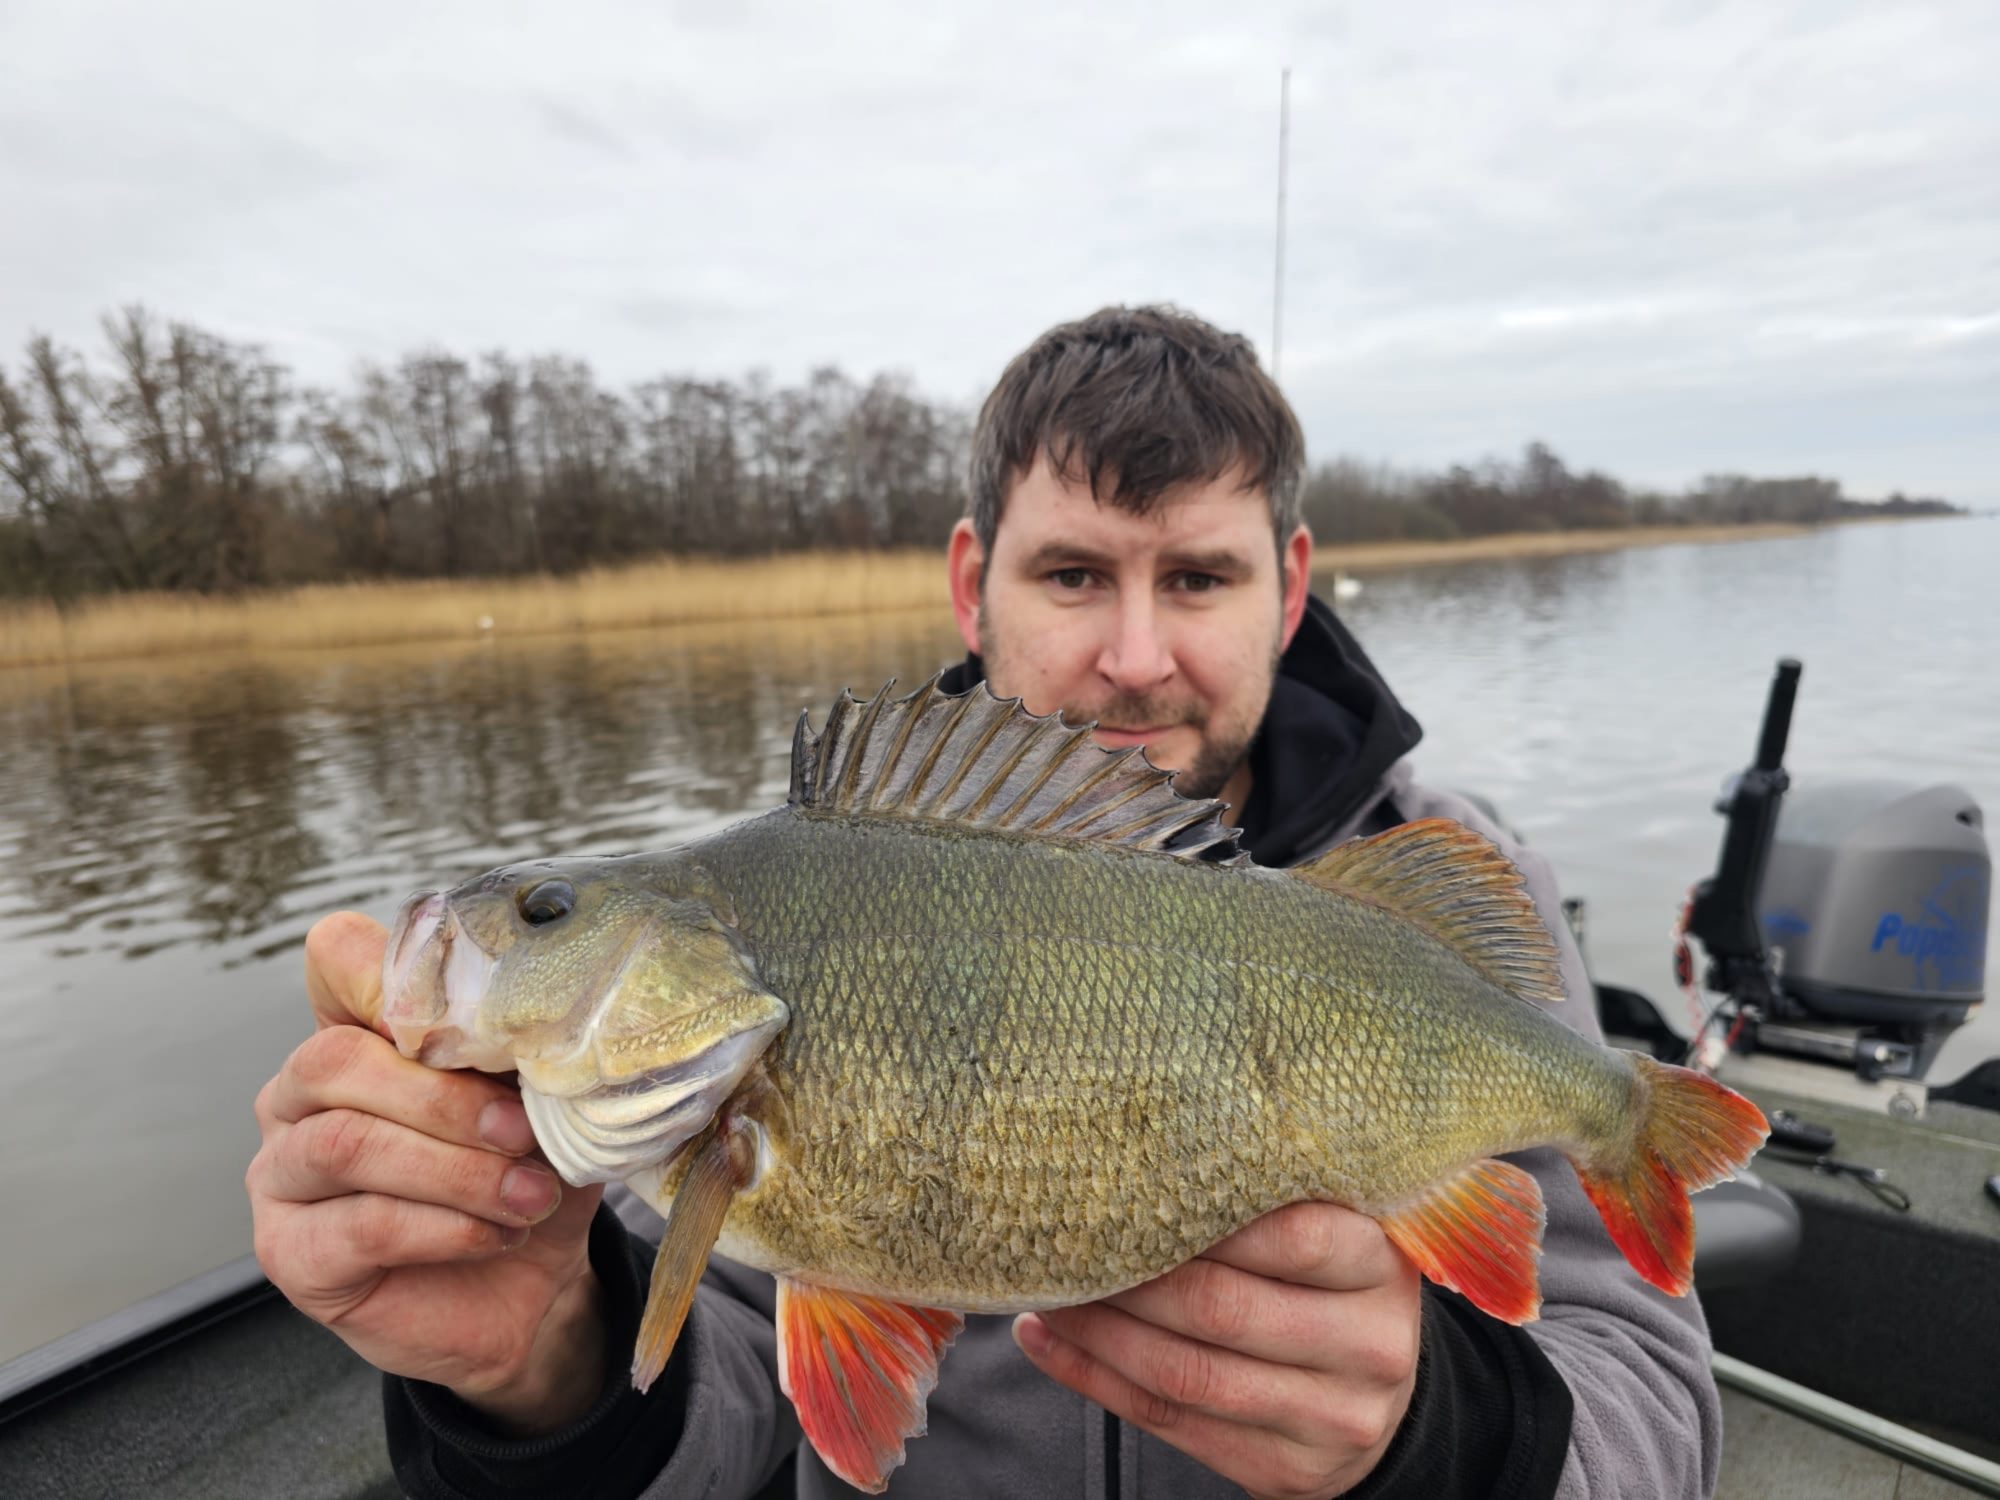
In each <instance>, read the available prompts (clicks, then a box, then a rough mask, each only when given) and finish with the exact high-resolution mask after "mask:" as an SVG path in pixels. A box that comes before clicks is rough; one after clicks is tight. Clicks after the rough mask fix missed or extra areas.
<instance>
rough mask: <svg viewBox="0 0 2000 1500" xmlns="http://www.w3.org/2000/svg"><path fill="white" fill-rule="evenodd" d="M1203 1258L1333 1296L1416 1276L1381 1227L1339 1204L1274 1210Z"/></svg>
mask: <svg viewBox="0 0 2000 1500" xmlns="http://www.w3.org/2000/svg"><path fill="white" fill-rule="evenodd" d="M1203 1257H1204V1258H1205V1259H1208V1260H1217V1261H1221V1262H1222V1263H1223V1264H1224V1265H1226V1266H1234V1267H1235V1268H1236V1269H1237V1270H1239V1271H1248V1272H1250V1273H1251V1274H1252V1275H1255V1276H1268V1277H1270V1278H1271V1279H1272V1280H1274V1281H1290V1282H1294V1283H1296V1284H1298V1285H1300V1286H1316V1287H1322V1288H1324V1289H1326V1290H1327V1291H1330V1292H1360V1291H1366V1290H1368V1289H1369V1288H1370V1287H1378V1286H1387V1285H1389V1284H1390V1283H1392V1282H1395V1281H1398V1280H1402V1279H1405V1278H1410V1277H1414V1276H1415V1275H1416V1271H1415V1270H1414V1269H1413V1268H1412V1267H1411V1265H1410V1263H1409V1262H1408V1261H1407V1260H1405V1259H1404V1258H1403V1253H1402V1251H1400V1250H1398V1249H1397V1248H1396V1247H1395V1246H1394V1245H1393V1244H1391V1243H1390V1242H1389V1237H1388V1236H1387V1235H1386V1234H1384V1233H1383V1232H1382V1226H1381V1225H1379V1224H1377V1223H1376V1222H1375V1221H1374V1220H1373V1219H1371V1218H1369V1217H1368V1216H1367V1215H1366V1214H1360V1213H1356V1212H1355V1211H1354V1210H1353V1209H1351V1208H1342V1207H1340V1206H1339V1205H1338V1204H1335V1203H1294V1204H1291V1205H1290V1206H1288V1207H1285V1208H1280V1209H1275V1210H1273V1211H1272V1212H1270V1213H1268V1214H1265V1215H1264V1216H1263V1217H1262V1218H1259V1219H1254V1220H1252V1221H1251V1222H1250V1223H1248V1224H1246V1225H1244V1226H1243V1228H1241V1229H1239V1230H1237V1231H1236V1233H1234V1234H1232V1235H1231V1236H1229V1238H1228V1239H1226V1240H1223V1241H1222V1242H1221V1243H1219V1244H1216V1245H1212V1246H1210V1247H1209V1249H1207V1250H1206V1251H1204V1252H1203Z"/></svg>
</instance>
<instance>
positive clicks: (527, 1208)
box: [245, 912, 604, 1433]
mask: <svg viewBox="0 0 2000 1500" xmlns="http://www.w3.org/2000/svg"><path fill="white" fill-rule="evenodd" d="M386 941H387V934H386V933H385V932H384V931H383V930H382V928H381V927H380V926H379V925H378V924H377V923H375V922H372V921H370V920H369V919H368V918H366V917H363V916H360V915H358V914H356V913H353V912H341V913H336V914H335V915H333V916H330V917H327V918H326V919H325V920H323V921H321V922H320V923H318V924H317V925H316V926H315V927H314V928H313V929H312V931H311V932H310V933H308V934H307V936H306V990H307V993H308V995H309V996H310V998H311V1000H312V1008H313V1016H314V1019H315V1021H316V1022H317V1023H318V1027H319V1029H318V1030H317V1031H316V1032H315V1034H314V1035H312V1036H311V1037H308V1038H307V1039H306V1040H305V1041H304V1042H303V1043H301V1044H300V1046H299V1047H298V1050H296V1051H295V1052H293V1053H292V1055H291V1056H290V1057H289V1058H288V1059H286V1062H285V1065H284V1067H282V1068H281V1069H279V1070H278V1075H277V1076H276V1077H275V1078H273V1079H272V1080H271V1081H270V1082H269V1083H267V1084H265V1085H264V1087H263V1090H262V1091H261V1092H260V1093H259V1094H258V1095H257V1124H258V1126H259V1128H260V1129H261V1130H262V1132H263V1138H264V1139H263V1145H262V1147H261V1148H260V1149H259V1150H258V1152H257V1155H256V1157H255V1159H254V1160H252V1161H251V1163H250V1170H249V1172H248V1174H247V1175H246V1177H245V1186H246V1187H247V1188H248V1189H249V1192H250V1208H251V1215H252V1218H253V1220H254V1222H255V1226H256V1249H257V1259H258V1261H259V1262H260V1263H261V1264H262V1265H263V1267H264V1274H265V1275H267V1276H269V1277H270V1278H271V1280H272V1282H273V1283H274V1284H275V1285H276V1286H277V1287H278V1289H279V1290H280V1291H282V1292H283V1293H284V1294H285V1295H286V1296H287V1297H288V1298H290V1299H291V1301H292V1304H293V1305H294V1306H296V1307H297V1308H299V1309H300V1310H301V1311H302V1312H304V1313H306V1314H307V1315H308V1316H310V1317H312V1318H314V1319H316V1320H317V1321H319V1322H321V1323H324V1324H325V1325H326V1326H327V1327H329V1328H331V1329H332V1330H333V1331H334V1332H335V1333H337V1334H339V1335H340V1337H341V1338H342V1339H344V1340H345V1341H346V1342H347V1343H348V1345H349V1346H351V1347H352V1348H353V1349H354V1350H355V1352H356V1353H358V1354H360V1355H361V1357H362V1358H363V1359H366V1360H367V1361H368V1362H369V1363H370V1364H372V1365H375V1366H376V1367H377V1368H378V1369H382V1370H386V1371H388V1372H389V1373H391V1374H395V1375H405V1376H409V1377H412V1378H414V1379H418V1380H429V1381H435V1382H437V1383H439V1384H441V1385H445V1386H449V1387H450V1388H451V1389H452V1390H453V1391H454V1392H456V1393H457V1394H458V1395H459V1396H461V1397H462V1398H464V1399H465V1400H467V1401H469V1402H471V1403H472V1404H473V1405H474V1406H476V1407H478V1408H479V1409H480V1410H482V1411H484V1412H485V1413H487V1414H488V1415H489V1416H492V1417H494V1418H496V1419H497V1420H499V1421H500V1422H502V1423H503V1424H505V1425H507V1426H509V1427H511V1428H513V1429H514V1430H516V1431H519V1432H522V1433H541V1432H550V1431H554V1430H555V1429H556V1428H558V1427H561V1426H563V1425H564V1424H566V1423H568V1422H570V1421H574V1420H575V1419H576V1418H577V1417H579V1416H581V1415H582V1414H583V1413H584V1412H585V1411H587V1410H589V1408H590V1406H591V1403H592V1402H593V1401H595V1400H596V1398H597V1396H598V1394H599V1393H600V1391H601V1390H602V1389H603V1375H604V1327H603V1310H602V1307H601V1304H600V1301H599V1296H598V1287H597V1281H596V1278H595V1277H593V1276H592V1275H591V1273H590V1263H589V1260H588V1258H587V1255H586V1240H587V1237H588V1234H589V1229H590V1220H591V1216H592V1215H593V1214H594V1213H595V1212H596V1209H597V1201H598V1199H599V1198H600V1197H601V1196H603V1190H602V1189H601V1188H596V1187H592V1188H587V1189H583V1190H574V1189H573V1190H571V1191H569V1192H567V1193H565V1192H564V1191H563V1190H562V1185H561V1183H560V1182H559V1181H558V1179H557V1178H556V1176H555V1174H554V1173H553V1172H551V1171H550V1170H549V1169H548V1167H547V1166H546V1165H544V1164H542V1163H541V1162H540V1161H538V1160H536V1159H535V1158H533V1157H532V1156H531V1155H530V1154H529V1153H530V1152H531V1151H532V1149H533V1147H534V1143H535V1142H534V1136H533V1133H532V1132H531V1131H530V1130H529V1128H528V1117H527V1113H526V1111H525V1110H524V1109H523V1108H522V1107H521V1101H520V1098H519V1096H518V1095H517V1094H516V1093H515V1091H514V1090H513V1089H511V1088H510V1087H508V1085H507V1084H506V1083H504V1082H502V1081H501V1080H499V1079H497V1078H491V1077H488V1076H486V1075H484V1074H479V1073H441V1072H438V1071H436V1070H434V1069H431V1068H427V1067H424V1066H423V1065H422V1064H421V1063H416V1062H412V1061H410V1060H409V1059H408V1058H405V1057H403V1056H401V1055H400V1054H399V1053H398V1052H397V1051H396V1049H395V1047H394V1046H392V1045H391V1044H390V1043H389V1042H388V1041H387V1040H385V1039H384V1038H383V1037H382V1036H380V1035H379V1034H377V1033H376V1032H375V1031H374V1030H372V1029H371V1027H372V1025H373V1024H374V1023H375V1022H376V1020H377V1018H378V1017H379V1016H380V1014H381V972H382V949H383V945H384V944H385V942H386Z"/></svg>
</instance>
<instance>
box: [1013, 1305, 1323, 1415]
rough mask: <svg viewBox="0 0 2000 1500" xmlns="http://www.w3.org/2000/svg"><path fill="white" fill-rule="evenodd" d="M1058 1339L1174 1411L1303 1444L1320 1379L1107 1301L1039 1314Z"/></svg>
mask: <svg viewBox="0 0 2000 1500" xmlns="http://www.w3.org/2000/svg"><path fill="white" fill-rule="evenodd" d="M1036 1316H1037V1317H1038V1318H1040V1319H1041V1321H1042V1323H1043V1325H1044V1326H1045V1327H1046V1328H1047V1329H1048V1330H1049V1331H1050V1332H1051V1333H1053V1334H1054V1335H1055V1336H1056V1337H1057V1338H1058V1339H1060V1340H1062V1341H1063V1342H1064V1343H1066V1344H1070V1345H1072V1346H1073V1347H1075V1348H1076V1349H1077V1350H1079V1351H1081V1353H1082V1354H1084V1355H1085V1356H1087V1357H1088V1358H1090V1359H1092V1360H1095V1361H1096V1362H1097V1363H1099V1364H1101V1365H1103V1366H1104V1367H1105V1368H1107V1369H1109V1370H1111V1371H1112V1372H1114V1373H1115V1374H1117V1375H1119V1376H1121V1377H1123V1378H1124V1379H1125V1380H1127V1381H1129V1382H1130V1383H1131V1384H1132V1385H1133V1386H1134V1387H1136V1388H1138V1389H1139V1390H1141V1391H1145V1392H1148V1393H1150V1394H1152V1395H1154V1396H1157V1397H1159V1398H1160V1400H1162V1401H1163V1402H1166V1403H1167V1404H1168V1405H1170V1406H1176V1407H1185V1408H1186V1409H1187V1410H1189V1411H1191V1412H1195V1413H1199V1414H1202V1415H1205V1416H1210V1417H1217V1418H1220V1419H1221V1420H1223V1421H1226V1422H1233V1423H1238V1424H1241V1425H1243V1426H1246V1427H1254V1428H1259V1429H1263V1430H1264V1431H1265V1432H1266V1434H1267V1435H1268V1434H1270V1433H1280V1434H1283V1435H1284V1436H1287V1437H1292V1438H1304V1437H1305V1436H1306V1435H1307V1433H1309V1432H1310V1431H1311V1427H1312V1424H1311V1417H1312V1414H1313V1411H1312V1409H1313V1400H1314V1396H1315V1393H1316V1392H1317V1391H1318V1389H1319V1385H1320V1381H1319V1377H1317V1376H1316V1375H1314V1374H1311V1373H1308V1372H1307V1371H1304V1370H1295V1369H1292V1368H1291V1367H1289V1366H1286V1365H1276V1364H1269V1363H1266V1362H1265V1361H1262V1360H1256V1359H1251V1358H1248V1357H1247V1356H1245V1355H1241V1354H1237V1353H1235V1352H1233V1351H1231V1350H1228V1349H1222V1348H1218V1347H1216V1346H1215V1345H1214V1344H1204V1343H1202V1342H1201V1341H1199V1340H1198V1339H1190V1338H1183V1337H1182V1336H1181V1335H1180V1334H1177V1333H1173V1332H1170V1331H1169V1330H1167V1329H1164V1328H1160V1327H1156V1326H1155V1325H1153V1324H1151V1323H1148V1322H1145V1321H1143V1320H1142V1319H1139V1318H1135V1317H1133V1316H1132V1315H1131V1314H1130V1313H1126V1312H1121V1311H1119V1310H1118V1309H1117V1308H1115V1307H1109V1306H1107V1305H1106V1304H1104V1303H1102V1302H1089V1303H1085V1304H1083V1305H1082V1306H1080V1307H1064V1308H1056V1309H1053V1310H1051V1311H1049V1312H1044V1313H1037V1314H1036Z"/></svg>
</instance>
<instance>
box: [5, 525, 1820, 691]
mask: <svg viewBox="0 0 2000 1500" xmlns="http://www.w3.org/2000/svg"><path fill="white" fill-rule="evenodd" d="M1805 529H1806V528H1804V527H1798V526H1775V525H1770V526H1708V527H1684V526H1663V527H1623V528H1618V529H1615V530H1606V531H1572V532H1526V533H1513V534H1507V535H1501V536H1487V537H1470V538H1466V539H1464V540H1459V541H1449V542H1360V543H1354V544H1349V545H1343V546H1333V547H1322V548H1321V549H1320V550H1319V552H1318V554H1317V555H1316V556H1315V558H1314V567H1315V569H1328V568H1339V569H1341V570H1343V571H1346V572H1350V573H1371V572H1380V571H1383V570H1386V569H1391V568H1408V567H1418V566H1423V565H1427V564H1435V563H1448V562H1464V561H1471V560H1474V559H1478V558H1507V557H1535V556H1546V555H1553V554H1558V553H1564V552H1592V551H1600V550H1605V549H1610V548H1621V547H1643V546H1657V545H1661V544H1666V543H1677V542H1678V543H1687V542H1710V541H1749V540H1753V539H1756V538H1762V537H1774V536H1790V535H1795V534H1797V533H1798V532H1800V531H1802V530H1805ZM945 602H946V593H945V581H944V566H943V558H942V555H941V554H940V553H939V552H937V551H932V550H928V549H925V550H920V551H908V552H846V553H824V552H813V553H794V554H790V555H785V556H778V557H766V558H753V559H747V560H743V561H727V560H719V559H706V558H705V559H699V560H689V559H677V558H667V559H661V560H657V561H652V562H643V563H635V564H633V565H631V566H629V567H624V568H605V569H597V570H594V571H591V572H588V573H580V574H576V575H574V576H571V577H566V578H550V577H537V578H499V579H462V580H449V581H428V582H411V583H402V582H370V583H354V584H318V585H313V586H311V587H307V588H299V589H290V590H285V591H282V592H275V593H267V594H252V595H246V596H240V597H234V598H208V597H202V596H198V595H183V594H122V595H111V596H105V597H101V598H96V599H92V600H89V601H87V602H85V603H83V604H79V605H77V606H75V607H73V608H71V609H68V610H64V611H58V610H57V609H55V608H54V607H53V606H52V605H49V604H46V603H40V602H37V603H30V604H20V605H14V606H11V607H5V606H0V667H19V666H34V665H42V664H52V663H61V662H79V661H98V660H107V659H112V658H118V657H145V656H160V655H181V654H195V653H207V652H222V651H293V650H302V649H314V648H318V649H325V648H329V647H345V646H377V645H390V644H395V643H399V642H405V641H448V640H454V639H458V640H463V639H469V638H476V637H478V636H480V635H482V634H485V633H487V632H488V631H491V632H493V633H496V634H501V635H505V636H508V637H516V636H525V635H547V634H555V633H562V632H569V631H579V630H606V629H618V628H631V627H640V626H653V625H678V624H691V623H696V622H703V621H709V622H713V621H730V620H768V619H785V618H790V619H802V618H811V617H815V616H827V615H844V614H854V613H859V612H863V611H881V610H904V609H909V610H914V609H942V608H943V607H944V605H945ZM487 622H490V623H487Z"/></svg>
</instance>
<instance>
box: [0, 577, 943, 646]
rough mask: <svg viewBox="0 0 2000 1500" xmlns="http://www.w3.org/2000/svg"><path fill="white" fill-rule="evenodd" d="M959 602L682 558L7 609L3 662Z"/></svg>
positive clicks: (919, 583) (918, 585) (879, 583)
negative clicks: (574, 569) (549, 571)
mask: <svg viewBox="0 0 2000 1500" xmlns="http://www.w3.org/2000/svg"><path fill="white" fill-rule="evenodd" d="M947 598H948V596H947V594H946V592H945V583H944V568H943V566H942V565H941V563H940V560H939V554H938V553H937V552H934V551H929V550H925V551H913V552H853V553H799V554H793V555H790V556H781V557H767V558H753V559H746V560H743V561H731V560H722V559H713V558H702V559H675V558H669V559H661V560H658V561H653V562H644V563H635V564H633V565H632V566H630V567H625V568H616V569H612V568H606V569H599V570H594V571H591V572H587V573H579V574H575V575H572V576H569V577H564V578H551V577H537V578H497V579H459V580H446V581H426V582H410V583H401V582H370V583H354V584H323V585H313V586H310V587H306V588H299V589H288V590H285V591H282V592H276V593H268V594H250V595H244V596H240V597H234V598H207V597H202V596H190V595H180V594H122V595H112V596H107V597H103V598H98V599H92V600H90V601H87V602H85V603H83V604H80V605H77V606H75V607H73V608H71V609H69V610H66V611H58V610H56V609H55V608H54V607H53V606H50V605H47V604H42V603H36V604H28V605H20V606H15V607H12V608H7V609H0V665H7V666H30V665H37V664H48V663H56V662H75V661H100V660H105V659H109V658H114V657H143V656H160V655H169V654H172V655H178V654H182V653H206V652H222V651H231V652H238V651H296V650H309V649H315V648H320V649H323V648H326V647H335V646H379V645H391V644H395V643H398V642H403V641H423V640H436V641H446V640H454V639H459V640H463V639H473V638H477V637H479V636H481V635H486V634H494V635H505V636H510V637H511V636H523V635H548V634H555V633H562V632H570V631H580V630H606V629H620V628H633V627H640V626H656V625H678V624H689V623H694V622H699V621H728V620H747V619H757V620H766V619H780V618H793V619H798V618H810V617H813V616H822V615H841V614H853V613H856V612H859V611H873V610H898V609H941V608H942V607H943V606H944V605H945V603H946V601H947Z"/></svg>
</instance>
